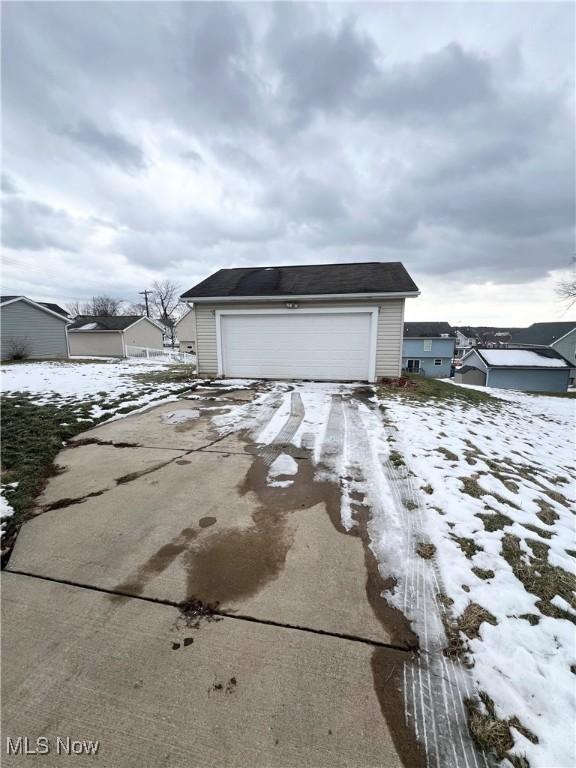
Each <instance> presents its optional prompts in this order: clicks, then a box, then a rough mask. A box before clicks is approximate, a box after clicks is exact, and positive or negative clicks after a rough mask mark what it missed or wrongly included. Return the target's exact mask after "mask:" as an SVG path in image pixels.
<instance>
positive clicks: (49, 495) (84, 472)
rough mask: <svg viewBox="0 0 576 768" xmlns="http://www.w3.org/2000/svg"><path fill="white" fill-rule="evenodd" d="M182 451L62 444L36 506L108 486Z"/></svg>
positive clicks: (107, 488)
mask: <svg viewBox="0 0 576 768" xmlns="http://www.w3.org/2000/svg"><path fill="white" fill-rule="evenodd" d="M183 453H184V451H183V450H179V451H177V450H176V451H175V450H173V449H171V448H169V449H166V448H126V447H123V448H117V447H116V446H114V445H100V444H97V443H92V444H89V445H82V444H79V445H75V446H73V447H70V448H66V449H65V450H63V451H61V452H60V453H59V454H58V460H57V468H58V474H56V475H55V476H53V477H51V478H50V480H49V482H48V484H47V486H46V488H45V489H44V492H43V493H42V494H41V495H40V496H39V497H38V499H37V500H36V506H37V507H44V506H49V505H52V504H56V503H58V502H61V501H62V500H63V499H77V498H82V497H85V496H88V495H90V494H94V493H100V492H102V491H105V490H109V489H110V488H114V487H115V486H116V485H117V483H118V482H122V481H123V480H124V479H125V478H127V477H128V476H130V475H132V474H134V473H141V472H149V471H150V470H152V469H154V468H155V467H160V466H162V464H165V463H166V462H168V461H171V460H172V459H175V458H178V457H179V456H182V455H183Z"/></svg>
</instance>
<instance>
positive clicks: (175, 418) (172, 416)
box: [160, 410, 200, 424]
mask: <svg viewBox="0 0 576 768" xmlns="http://www.w3.org/2000/svg"><path fill="white" fill-rule="evenodd" d="M199 416H200V411H191V410H187V411H182V410H180V411H170V412H169V413H163V414H162V416H161V417H160V421H162V422H163V423H164V424H183V423H184V422H186V421H190V419H197V418H198V417H199Z"/></svg>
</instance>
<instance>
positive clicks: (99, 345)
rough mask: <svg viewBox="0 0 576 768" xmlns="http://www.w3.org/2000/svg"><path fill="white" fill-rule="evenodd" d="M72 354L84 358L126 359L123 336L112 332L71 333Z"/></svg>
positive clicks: (69, 333)
mask: <svg viewBox="0 0 576 768" xmlns="http://www.w3.org/2000/svg"><path fill="white" fill-rule="evenodd" d="M68 338H69V340H70V354H71V355H72V356H76V355H79V356H83V357H90V356H94V357H124V348H123V347H122V334H121V333H116V332H112V331H106V332H104V331H69V332H68Z"/></svg>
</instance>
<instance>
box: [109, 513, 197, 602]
mask: <svg viewBox="0 0 576 768" xmlns="http://www.w3.org/2000/svg"><path fill="white" fill-rule="evenodd" d="M197 535H198V532H197V531H196V530H195V529H194V528H183V529H182V530H181V531H180V533H179V534H178V536H176V537H175V538H174V539H172V541H170V542H168V544H164V545H163V546H162V547H160V548H159V549H158V550H157V551H156V552H155V553H154V554H153V555H151V557H149V558H148V560H147V561H146V562H145V563H144V564H143V565H141V566H140V568H138V570H137V571H136V572H135V573H134V574H133V575H132V576H129V577H128V578H127V579H126V580H125V581H122V582H121V583H120V584H117V585H116V587H114V591H116V592H123V593H126V594H127V595H141V594H142V592H143V591H144V588H145V586H146V584H148V582H149V581H150V580H151V579H153V578H155V577H156V576H158V575H159V574H160V573H162V572H163V571H165V570H166V568H168V566H169V565H171V564H172V562H173V561H174V560H175V559H176V558H177V557H178V556H179V555H181V554H182V552H184V551H185V550H187V549H188V547H189V545H190V543H191V542H192V541H193V540H194V539H195V538H196V536H197ZM112 599H113V600H123V599H126V597H125V596H124V595H113V596H112Z"/></svg>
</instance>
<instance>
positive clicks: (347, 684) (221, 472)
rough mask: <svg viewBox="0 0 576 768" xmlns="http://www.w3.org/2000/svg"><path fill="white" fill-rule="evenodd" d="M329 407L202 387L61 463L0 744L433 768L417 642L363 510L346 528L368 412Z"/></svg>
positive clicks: (15, 613) (9, 618)
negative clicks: (412, 681)
mask: <svg viewBox="0 0 576 768" xmlns="http://www.w3.org/2000/svg"><path fill="white" fill-rule="evenodd" d="M309 386H310V387H311V388H312V389H314V387H315V385H309ZM317 391H318V392H320V393H321V397H320V399H319V401H318V402H319V403H320V405H319V407H318V408H316V409H313V412H311V413H309V412H307V409H306V407H305V405H304V401H303V399H302V396H301V393H302V387H300V388H299V389H298V388H296V389H294V388H293V387H291V386H290V385H288V384H285V385H272V384H270V385H258V386H256V385H254V387H253V388H250V387H248V388H242V387H240V388H238V386H237V385H235V384H234V383H232V384H231V385H229V386H216V385H215V386H206V387H199V388H198V389H197V390H196V392H195V394H194V396H193V398H192V399H185V400H181V401H178V402H176V403H169V404H167V405H163V406H159V407H156V408H153V409H150V410H148V411H146V412H144V413H141V414H137V415H133V416H129V417H127V418H124V419H121V420H118V421H114V422H111V423H108V424H106V425H103V426H101V427H98V428H96V429H94V430H91V431H90V432H85V433H83V434H82V435H81V436H80V437H79V438H78V439H77V440H76V441H75V443H73V444H71V445H70V446H68V447H66V448H65V449H64V450H63V451H62V452H61V454H60V456H59V457H58V461H57V463H58V465H59V466H60V467H61V471H60V473H59V474H57V475H55V476H54V477H53V478H52V479H51V480H50V482H49V484H48V486H47V488H46V490H45V492H44V493H43V495H42V496H41V497H40V498H39V499H38V505H37V516H36V517H35V518H33V519H32V520H31V521H30V522H28V523H27V524H26V525H25V526H24V527H23V528H22V530H21V532H20V535H19V537H18V540H17V543H16V546H15V549H14V552H13V553H12V557H11V559H10V563H9V567H8V570H7V571H6V572H5V573H4V576H3V601H2V602H3V612H4V623H3V668H2V671H3V675H2V687H3V710H4V711H3V718H4V722H3V734H4V740H6V737H11V738H12V740H13V741H15V739H16V738H17V737H19V736H22V737H28V738H29V740H30V748H33V747H34V746H35V741H36V738H37V737H39V736H46V737H48V738H49V739H50V740H51V741H50V747H51V751H50V752H49V754H47V755H44V756H43V757H42V758H41V761H42V763H41V764H42V765H56V764H59V760H61V755H58V754H57V751H56V750H57V742H56V739H57V737H61V738H62V739H66V737H69V738H71V739H75V740H80V741H82V740H98V741H99V749H98V753H97V757H94V756H86V755H84V756H82V755H79V756H77V758H76V760H75V765H84V764H86V765H88V764H90V765H94V764H96V763H97V764H98V765H102V766H111V767H113V768H123V767H124V766H143V765H145V766H154V767H156V766H161V765H162V766H164V765H165V766H192V765H198V766H207V765H210V766H251V767H252V766H262V767H268V766H298V767H299V768H302V766H361V767H362V768H368V767H369V766H385V767H386V768H388V767H390V768H392V767H396V766H401V765H406V766H421V765H422V766H423V765H426V759H425V757H424V755H423V753H422V751H421V749H420V747H419V746H418V743H417V742H416V741H415V739H414V737H413V735H412V733H411V730H410V728H409V727H408V726H407V724H406V720H405V714H404V703H403V700H402V697H401V694H400V682H399V681H400V679H401V676H402V674H403V669H404V665H405V663H406V662H408V661H409V660H410V659H411V657H412V655H413V651H414V649H415V648H416V645H417V640H416V637H415V636H414V635H413V633H412V632H411V630H410V627H409V625H408V623H407V621H406V620H405V619H404V618H403V616H402V615H401V614H400V613H399V612H398V611H395V610H393V609H391V608H389V607H388V606H387V604H386V602H385V600H384V599H383V598H382V596H381V595H382V592H383V590H384V589H385V588H386V586H388V587H389V586H390V585H386V584H384V583H383V580H382V578H381V576H380V574H379V571H378V567H377V563H376V560H375V558H374V555H373V553H372V549H371V547H370V546H369V545H370V539H369V532H368V527H369V520H370V508H369V504H368V502H367V500H366V499H364V498H363V497H362V495H361V494H354V492H353V491H352V492H350V491H349V489H348V491H346V492H347V493H349V499H350V500H351V504H350V514H351V515H352V518H353V522H354V524H353V525H351V526H345V525H344V524H343V522H342V518H341V505H342V494H343V492H344V491H345V489H346V487H347V483H349V481H351V480H352V479H353V473H354V471H355V469H358V468H357V467H356V468H355V465H354V457H353V456H352V457H347V459H346V462H344V457H342V456H340V452H341V444H342V441H341V434H340V431H341V428H342V419H345V418H350V414H352V415H353V413H354V408H355V407H357V404H358V403H359V402H360V401H361V399H362V398H363V397H365V395H366V392H365V391H364V390H363V389H362V388H361V387H358V388H355V387H351V386H337V385H333V386H332V388H329V387H327V386H326V387H322V386H320V387H318V388H317ZM343 404H345V406H346V408H344V405H343ZM347 413H348V416H347V415H346V414H347ZM298 430H299V431H300V432H299V434H301V439H300V440H298V441H296V443H297V444H295V442H294V441H293V437H294V435H295V434H296V432H297V431H298ZM328 466H331V467H338V466H340V467H341V472H340V474H338V473H336V474H335V473H334V472H327V471H324V469H323V468H326V467H328ZM5 749H6V747H5V745H3V750H5ZM3 757H4V759H5V760H6V764H7V765H12V764H14V765H20V764H27V763H28V762H30V760H32V759H35V758H32V757H30V756H28V757H26V756H22V755H20V756H18V755H16V756H11V757H7V756H6V754H5V751H4V754H3Z"/></svg>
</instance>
